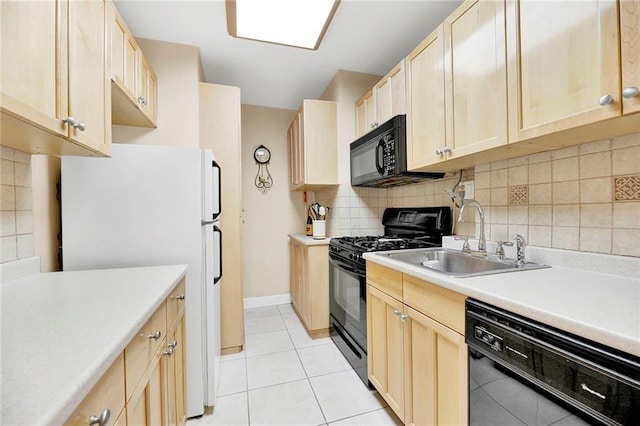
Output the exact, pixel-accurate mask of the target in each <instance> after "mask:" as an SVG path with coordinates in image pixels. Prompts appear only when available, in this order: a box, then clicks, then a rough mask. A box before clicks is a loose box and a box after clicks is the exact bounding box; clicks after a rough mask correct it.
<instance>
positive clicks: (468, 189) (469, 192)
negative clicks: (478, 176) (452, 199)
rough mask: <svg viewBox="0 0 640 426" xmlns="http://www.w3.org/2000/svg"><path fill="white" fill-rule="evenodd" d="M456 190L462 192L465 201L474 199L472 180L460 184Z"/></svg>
mask: <svg viewBox="0 0 640 426" xmlns="http://www.w3.org/2000/svg"><path fill="white" fill-rule="evenodd" d="M458 188H460V189H459V190H460V191H464V198H465V199H467V200H468V199H470V198H474V197H475V191H474V185H473V181H472V180H467V181H464V182H460V185H459V186H458Z"/></svg>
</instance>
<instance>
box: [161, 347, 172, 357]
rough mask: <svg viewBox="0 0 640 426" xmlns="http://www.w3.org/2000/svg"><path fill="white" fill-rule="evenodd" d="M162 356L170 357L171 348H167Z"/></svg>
mask: <svg viewBox="0 0 640 426" xmlns="http://www.w3.org/2000/svg"><path fill="white" fill-rule="evenodd" d="M162 355H164V356H171V355H173V348H172V347H170V346H167V350H166V351H164V352H162Z"/></svg>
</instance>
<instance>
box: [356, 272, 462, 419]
mask: <svg viewBox="0 0 640 426" xmlns="http://www.w3.org/2000/svg"><path fill="white" fill-rule="evenodd" d="M370 269H373V273H370ZM398 284H401V285H402V292H401V293H400V294H398V292H397V289H398ZM416 289H418V290H416ZM418 292H419V293H420V294H419V296H420V297H416V296H417V295H418ZM392 294H394V295H395V296H399V297H400V298H401V299H402V300H398V298H396V297H393V296H392ZM425 297H426V298H429V297H431V298H442V297H444V298H446V299H447V301H448V302H449V303H445V304H444V305H445V306H446V310H442V309H440V308H437V309H436V311H437V310H438V309H440V312H435V313H433V314H432V315H433V317H432V316H431V315H430V312H428V309H424V303H422V300H423V299H424V298H425ZM416 305H419V307H418V306H416ZM439 306H440V305H439ZM417 309H421V311H419V310H417ZM460 316H462V318H464V296H462V295H460V294H457V293H454V292H450V291H449V290H445V289H441V288H440V287H438V286H435V285H433V284H430V283H427V282H423V281H420V280H417V279H415V278H412V277H408V276H406V275H403V274H401V273H399V272H397V271H394V270H391V269H388V268H384V267H381V266H379V265H375V264H368V265H367V327H368V333H367V334H368V341H367V356H368V373H369V380H370V381H371V383H372V384H373V385H374V386H375V388H376V389H377V390H378V392H380V394H381V395H382V397H383V398H384V399H385V401H387V403H388V404H389V406H390V407H391V408H392V409H393V411H394V412H395V413H396V415H397V416H398V417H399V418H400V419H401V420H402V421H403V422H404V424H407V425H465V424H467V386H468V385H467V346H466V344H465V342H464V335H463V332H464V329H461V328H460V325H459V322H458V320H457V319H458V318H459V317H460ZM434 317H437V318H438V319H441V320H442V319H443V318H444V320H442V321H443V322H440V321H438V320H436V319H435V318H434ZM450 318H452V319H453V320H452V321H450V320H449V319H450Z"/></svg>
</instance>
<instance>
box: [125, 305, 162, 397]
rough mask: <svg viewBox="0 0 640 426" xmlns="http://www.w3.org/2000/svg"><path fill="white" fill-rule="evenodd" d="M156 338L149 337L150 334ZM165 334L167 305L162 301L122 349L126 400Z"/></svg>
mask: <svg viewBox="0 0 640 426" xmlns="http://www.w3.org/2000/svg"><path fill="white" fill-rule="evenodd" d="M158 332H159V337H158V338H157V339H155V338H152V337H149V336H152V335H155V336H157V335H158ZM166 334H167V307H166V304H165V303H162V304H161V305H160V307H159V308H158V310H157V311H156V312H155V313H154V314H153V315H152V316H151V318H150V319H149V321H147V322H146V324H145V325H143V326H142V328H141V329H140V331H138V333H137V334H136V336H135V337H134V338H133V339H132V340H131V342H130V343H129V344H128V345H127V347H126V349H125V350H124V356H125V360H126V362H125V366H126V385H127V388H126V389H127V400H128V399H129V398H130V397H131V393H132V392H133V389H134V388H135V386H136V385H137V384H138V382H139V381H140V378H141V377H142V375H143V374H144V371H145V370H146V368H147V366H148V365H149V363H150V362H151V360H152V359H153V355H154V354H155V353H156V351H157V350H158V348H159V347H160V344H161V342H162V341H163V340H164V338H165V335H166Z"/></svg>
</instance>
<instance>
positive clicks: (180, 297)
mask: <svg viewBox="0 0 640 426" xmlns="http://www.w3.org/2000/svg"><path fill="white" fill-rule="evenodd" d="M173 298H174V299H177V300H184V293H182V294H180V295H178V296H173Z"/></svg>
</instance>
